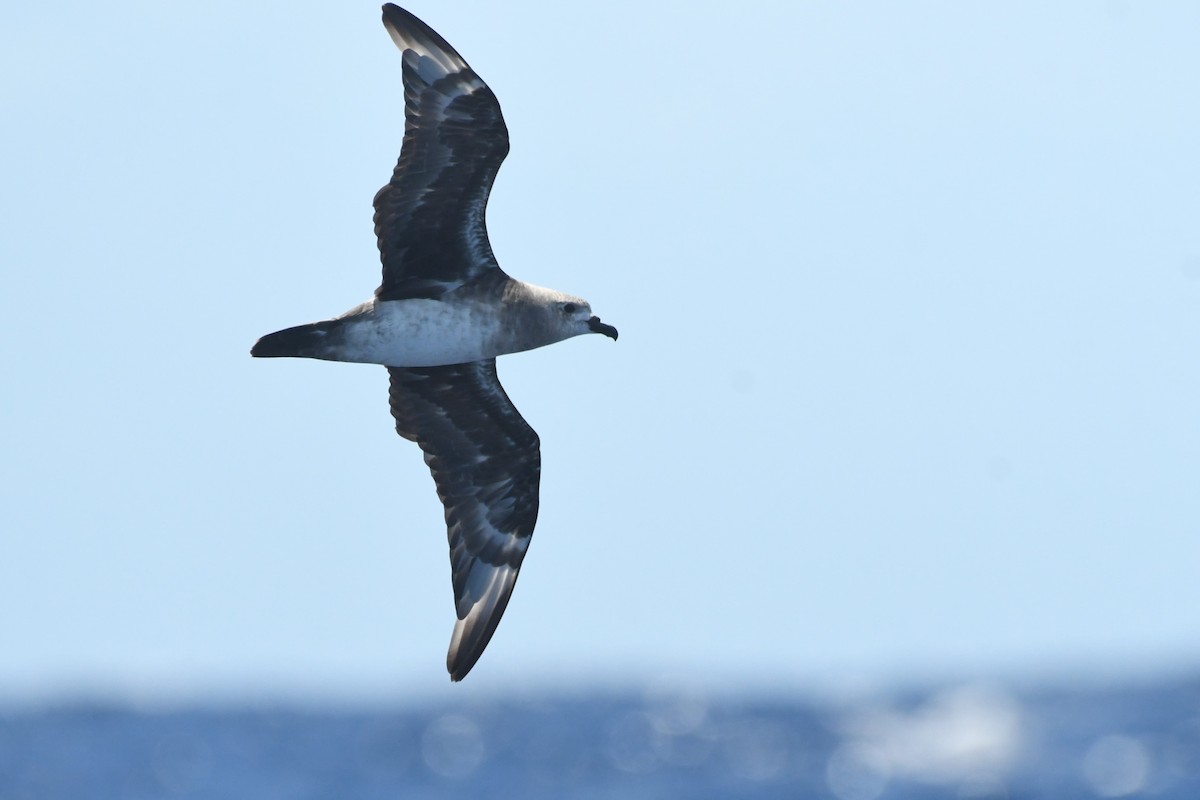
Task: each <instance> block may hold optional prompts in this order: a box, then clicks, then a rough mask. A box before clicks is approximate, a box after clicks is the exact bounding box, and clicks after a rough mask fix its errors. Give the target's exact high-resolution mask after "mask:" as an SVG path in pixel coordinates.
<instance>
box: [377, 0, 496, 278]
mask: <svg viewBox="0 0 1200 800" xmlns="http://www.w3.org/2000/svg"><path fill="white" fill-rule="evenodd" d="M383 24H384V27H386V28H387V31H388V33H389V34H391V37H392V40H393V41H395V42H396V46H397V47H399V48H400V50H401V51H402V53H403V67H402V70H401V75H402V78H403V82H404V143H403V145H402V146H401V148H400V160H399V161H398V162H397V164H396V169H395V171H394V172H393V173H392V179H391V181H389V182H388V184H387V185H386V186H384V187H383V188H382V189H380V190H379V193H378V194H376V195H375V235H376V236H377V237H378V239H379V257H380V260H381V261H382V262H383V283H382V284H381V285H380V287H379V289H377V290H376V292H375V294H376V297H378V298H379V299H380V300H399V299H404V298H410V297H426V298H436V297H439V296H441V295H442V294H444V293H445V292H448V291H452V290H453V289H455V288H457V287H458V286H460V285H462V284H464V283H467V282H469V281H470V280H472V279H473V278H476V277H478V276H479V275H480V274H482V273H484V272H486V271H487V270H489V269H497V270H498V269H499V267H498V266H497V265H496V259H495V257H494V256H493V255H492V247H491V245H490V244H489V243H488V238H487V227H486V225H485V222H484V213H485V211H486V210H487V201H488V195H489V194H490V193H491V190H492V181H493V180H494V179H495V177H496V172H497V170H499V169H500V163H501V162H502V161H504V157H505V156H506V155H507V154H508V129H507V128H506V127H505V126H504V117H503V116H501V114H500V104H499V103H498V102H496V96H495V95H494V94H492V90H491V89H489V88H488V87H487V85H486V84H485V83H484V82H483V80H481V79H480V77H479V76H478V75H476V74H475V72H474V71H473V70H472V69H471V67H470V66H469V65H468V64H467V62H466V61H464V60H463V58H462V56H460V55H459V54H458V53H457V52H455V50H454V48H453V47H451V46H450V45H448V44H447V43H446V40H445V39H443V38H442V37H441V36H439V35H438V34H437V33H436V32H434V30H433V29H432V28H430V27H429V26H428V25H426V24H425V23H424V22H421V20H419V19H417V18H416V17H414V16H413V15H412V14H410V13H408V12H407V11H405V10H404V9H402V8H398V7H396V6H394V5H392V4H391V3H388V4H387V5H385V6H384V7H383Z"/></svg>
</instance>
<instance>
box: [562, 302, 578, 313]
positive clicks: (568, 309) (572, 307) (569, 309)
mask: <svg viewBox="0 0 1200 800" xmlns="http://www.w3.org/2000/svg"><path fill="white" fill-rule="evenodd" d="M578 310H579V306H578V305H576V304H575V303H563V313H564V314H574V313H575V312H576V311H578Z"/></svg>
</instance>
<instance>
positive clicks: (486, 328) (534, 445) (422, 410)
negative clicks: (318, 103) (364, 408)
mask: <svg viewBox="0 0 1200 800" xmlns="http://www.w3.org/2000/svg"><path fill="white" fill-rule="evenodd" d="M383 25H384V27H385V28H387V31H388V33H389V34H390V35H391V37H392V40H393V41H394V42H395V43H396V46H397V47H399V48H400V50H401V52H402V54H403V67H402V70H401V77H402V80H403V83H404V142H403V145H402V146H401V148H400V160H399V162H398V163H397V164H396V169H395V171H393V173H392V178H391V180H390V181H388V184H387V185H386V186H384V187H383V188H382V189H380V190H379V193H378V194H376V195H375V235H376V237H377V238H378V242H379V254H380V260H381V261H382V262H383V283H382V284H380V286H379V288H378V289H376V290H375V296H374V297H373V298H372V299H370V300H368V301H367V302H365V303H363V304H362V305H360V306H357V307H356V308H353V309H351V310H349V311H347V312H346V313H345V314H342V315H341V316H339V317H335V318H334V319H330V320H325V321H322V322H314V323H311V324H308V325H300V326H298V327H295V328H288V329H286V330H282V331H278V332H276V333H270V334H267V335H266V336H264V337H262V338H261V339H259V340H258V342H257V343H256V344H255V345H254V348H253V349H252V350H251V351H250V353H251V355H254V356H259V357H264V358H273V357H283V356H290V357H296V358H319V359H325V360H328V361H353V362H360V363H366V364H382V365H383V366H385V367H387V370H388V374H389V375H390V377H391V388H390V391H389V394H388V397H389V400H390V401H391V408H392V416H393V417H395V420H396V432H397V433H399V434H400V435H401V436H403V437H404V438H405V439H408V440H410V441H414V442H416V443H417V444H418V445H420V447H421V449H422V450H423V451H424V452H425V463H426V464H428V465H429V469H430V471H431V472H432V473H433V480H434V482H435V483H436V484H437V492H438V497H439V498H440V499H441V501H442V504H443V505H444V506H445V511H446V528H447V534H448V536H449V540H450V566H451V576H452V582H453V586H454V603H455V609H456V611H457V614H458V621H457V623H455V626H454V633H453V635H452V637H451V639H450V651H449V653H448V654H447V656H446V668H447V669H448V670H449V672H450V679H451V680H454V681H458V680H462V678H463V677H464V676H465V675H466V674H467V673H468V672H469V671H470V670H471V667H473V666H474V665H475V662H476V661H478V660H479V656H480V655H481V654H482V653H483V650H484V648H485V647H487V643H488V641H489V640H491V638H492V634H493V633H494V632H495V630H496V625H497V623H499V622H500V617H501V616H502V615H503V614H504V608H505V606H507V605H508V598H509V596H510V595H511V594H512V590H513V586H514V585H515V584H516V582H517V574H518V572H519V571H520V569H521V560H522V559H523V558H524V557H525V551H526V549H527V548H528V547H529V539H530V536H532V535H533V526H534V523H535V522H536V521H537V512H538V481H539V478H540V475H541V453H540V449H539V442H538V436H537V434H536V433H534V431H533V429H532V428H531V427H529V424H528V423H526V422H525V420H524V419H523V418H522V417H521V415H520V413H519V412H518V411H517V409H516V408H515V407H514V406H513V404H512V401H510V400H509V399H508V395H507V394H506V393H505V392H504V388H503V387H502V386H501V385H500V381H499V379H498V378H497V377H496V356H501V355H504V354H505V353H516V352H520V351H523V350H532V349H533V348H536V347H542V346H544V345H548V344H553V343H555V342H560V341H562V340H563V339H569V338H571V337H572V336H579V335H580V334H584V333H600V334H603V335H605V336H609V337H611V338H612V339H614V340H615V339H616V338H617V329H616V328H614V327H613V326H611V325H607V324H605V323H603V322H601V321H600V318H599V317H597V316H595V315H593V314H592V309H591V306H589V305H588V303H587V301H585V300H583V299H581V298H579V297H575V296H573V295H569V294H564V293H562V292H559V291H555V290H553V289H544V288H542V287H540V286H533V285H532V284H528V283H523V282H522V281H518V280H514V279H512V278H510V277H509V276H508V275H506V274H505V273H504V272H503V271H502V270H501V269H500V267H499V265H497V263H496V258H495V256H493V255H492V248H491V245H490V244H489V243H488V235H487V227H486V224H485V221H484V215H485V211H486V209H487V201H488V194H489V193H490V191H491V188H492V181H493V180H494V179H495V177H496V171H497V170H499V169H500V163H501V162H502V161H503V160H504V157H505V155H507V153H508V130H507V128H505V126H504V118H503V117H502V116H501V114H500V105H499V103H497V101H496V97H495V95H493V94H492V90H491V89H489V88H488V87H487V85H486V84H485V83H484V82H483V81H482V80H481V79H480V77H479V76H478V75H476V74H475V71H474V70H472V69H471V67H470V66H469V65H468V64H467V62H466V61H464V60H463V58H462V56H460V55H459V54H458V53H457V52H456V51H455V50H454V48H453V47H451V46H450V45H449V44H447V43H446V40H445V39H443V38H442V37H441V36H439V35H438V34H437V33H435V32H434V31H433V29H432V28H430V27H429V26H428V25H426V24H425V23H423V22H421V20H419V19H417V18H416V17H414V16H413V15H412V14H410V13H408V12H407V11H405V10H404V9H401V8H398V7H397V6H395V5H392V4H391V3H388V4H387V5H385V6H384V7H383Z"/></svg>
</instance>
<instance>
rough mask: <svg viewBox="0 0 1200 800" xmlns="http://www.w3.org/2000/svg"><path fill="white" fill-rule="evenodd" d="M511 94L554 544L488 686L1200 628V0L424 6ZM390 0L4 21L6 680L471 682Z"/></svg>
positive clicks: (513, 165) (504, 633)
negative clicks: (391, 338) (384, 272)
mask: <svg viewBox="0 0 1200 800" xmlns="http://www.w3.org/2000/svg"><path fill="white" fill-rule="evenodd" d="M408 8H410V10H412V11H413V12H414V13H416V14H417V15H418V16H420V17H422V18H423V19H425V20H426V21H427V22H429V23H430V24H431V25H432V26H433V27H434V28H435V29H437V30H438V31H439V32H441V33H442V34H443V35H444V36H445V37H446V38H447V39H448V40H449V41H450V42H451V43H452V44H453V45H455V46H456V47H457V48H458V49H459V50H460V51H461V52H462V53H463V54H464V56H465V57H466V58H467V59H468V60H469V61H470V62H471V64H472V66H474V67H475V69H476V70H477V71H478V72H479V73H480V74H481V75H482V76H483V78H484V79H485V80H486V81H488V83H489V84H490V85H491V86H492V88H493V89H494V90H495V92H496V94H497V95H498V96H499V98H500V101H501V104H502V106H503V108H504V112H505V116H506V119H507V122H508V126H509V130H510V133H511V138H512V153H511V155H510V157H509V159H508V161H507V162H506V163H505V166H504V168H503V169H502V170H501V173H500V176H499V179H498V181H497V184H496V191H495V193H494V194H493V199H492V204H491V208H490V210H489V225H490V229H491V236H492V242H493V245H494V248H495V250H496V253H497V255H498V257H499V259H500V262H501V265H502V266H503V267H504V268H505V269H506V270H507V271H508V272H509V273H510V274H512V275H514V276H516V277H519V278H522V279H525V280H528V281H532V282H534V283H539V284H543V285H549V286H553V287H556V288H560V289H563V290H565V291H570V292H573V293H577V294H580V295H582V296H584V297H586V298H588V299H589V300H590V301H591V303H592V305H593V307H594V308H595V309H596V311H597V313H599V314H600V315H601V316H602V317H603V318H604V319H605V320H606V321H608V322H612V323H613V324H615V325H616V326H618V327H619V328H620V330H621V340H620V341H619V342H618V343H616V344H613V343H612V342H610V341H608V340H607V339H603V338H602V337H586V338H584V339H577V340H573V341H570V342H567V343H565V344H562V345H559V346H556V347H553V348H548V349H544V350H541V351H536V352H533V353H528V354H523V355H519V356H512V357H508V358H506V359H504V360H502V362H501V365H500V374H501V378H502V380H503V381H504V383H505V386H506V387H507V389H508V391H509V394H510V395H511V396H512V398H513V399H514V401H515V402H516V404H517V406H518V407H519V408H520V410H521V411H522V413H523V414H524V415H525V417H526V418H527V419H528V420H529V422H530V423H531V424H532V425H533V426H534V428H535V429H536V430H537V431H538V432H539V433H540V435H541V437H542V442H543V459H544V477H543V482H542V511H541V516H540V519H539V526H538V530H537V534H536V536H535V537H534V542H533V546H532V548H531V550H530V554H529V557H528V559H527V560H526V566H525V569H524V570H523V572H522V577H521V581H520V585H519V586H518V588H517V590H516V592H515V594H514V597H513V601H512V603H511V605H510V606H509V610H508V613H507V615H506V616H505V619H504V621H503V623H502V624H501V626H500V628H499V630H498V633H497V635H496V638H495V639H494V640H493V642H492V644H491V645H490V647H489V649H488V651H487V653H486V654H485V656H484V658H483V659H482V660H481V662H480V664H479V666H478V667H477V668H476V669H475V671H474V672H473V673H472V674H471V676H470V678H469V679H468V681H467V684H468V685H467V686H464V687H458V688H457V689H455V691H459V690H461V691H467V692H490V691H498V690H501V689H502V688H505V687H509V686H513V685H524V686H529V687H537V686H541V685H546V684H557V685H563V684H573V683H576V682H588V681H608V682H611V681H641V680H657V679H661V677H662V676H663V675H678V676H682V677H684V678H686V679H689V680H693V681H700V682H710V683H715V684H718V685H720V686H722V687H724V688H727V689H733V690H741V689H754V688H756V687H762V686H764V685H765V686H776V685H781V684H783V685H789V686H795V687H801V688H803V687H813V686H823V685H827V684H829V683H830V682H831V681H832V682H839V681H841V682H844V681H850V682H855V681H867V682H872V681H897V680H907V679H911V678H913V677H921V676H927V677H940V676H945V675H962V674H973V675H974V674H1022V675H1033V676H1036V675H1049V674H1059V675H1061V674H1087V675H1099V674H1113V673H1118V674H1119V673H1125V672H1145V671H1153V670H1174V669H1183V668H1188V667H1195V666H1196V665H1197V664H1200V580H1198V579H1197V576H1198V574H1200V485H1198V483H1200V422H1198V416H1197V414H1198V409H1200V357H1198V352H1200V351H1198V346H1197V345H1198V342H1200V312H1198V311H1197V307H1198V305H1200V102H1197V86H1198V85H1200V49H1198V48H1196V46H1195V32H1196V31H1197V30H1200V6H1197V5H1196V4H1194V3H1185V2H1174V3H1170V2H1164V3H1155V4H1148V3H1146V4H1143V3H1133V2H1129V3H1120V2H1109V3H1094V2H1077V3H1076V2H1061V3H1054V4H1046V3H1042V2H1018V3H1005V4H1003V5H1002V6H998V5H995V4H980V3H971V4H967V3H957V2H940V3H904V4H898V3H891V2H862V3H841V2H812V3H809V2H795V3H793V2H758V3H747V4H744V5H743V7H741V8H740V9H739V10H737V11H734V10H733V8H732V7H731V6H729V4H727V3H658V4H654V5H650V4H647V3H641V2H627V1H626V0H617V1H616V2H608V3H603V4H596V5H588V4H573V5H569V6H564V5H550V4H541V3H528V2H512V3H503V4H498V3H493V2H482V1H479V2H455V3H445V2H442V3H434V2H420V3H418V2H414V3H412V4H410V5H408ZM399 72H400V57H399V54H398V53H397V51H396V50H395V48H394V46H393V45H392V43H391V41H390V40H389V39H388V37H387V35H386V33H385V32H384V30H383V28H382V26H381V25H380V23H379V10H378V4H377V3H375V2H351V3H316V2H289V3H282V2H256V3H251V4H247V3H242V2H233V1H232V0H215V1H214V2H209V3H204V4H179V3H158V2H141V3H138V2H117V3H113V4H83V3H77V2H65V3H55V4H44V3H42V4H26V5H23V6H18V7H16V8H13V9H9V10H7V11H6V24H5V26H4V28H3V29H0V120H2V122H0V132H2V135H3V139H4V146H3V148H2V152H3V155H2V156H0V163H2V166H3V181H0V264H2V265H3V291H2V292H0V303H2V304H3V314H2V315H0V358H2V360H3V365H4V374H5V375H6V381H5V386H6V390H5V392H4V395H5V403H4V408H5V413H3V414H2V415H0V441H2V442H3V446H2V448H0V527H2V535H3V541H4V546H3V557H2V558H0V641H2V642H3V654H2V656H0V694H3V695H4V696H7V697H14V696H15V697H30V696H46V695H51V696H53V695H61V694H64V693H66V694H71V693H77V692H80V691H102V692H105V691H114V692H121V693H131V694H134V695H139V696H157V697H169V698H185V699H186V698H194V697H212V696H227V695H229V694H231V693H235V694H236V693H247V692H248V693H251V694H258V693H265V694H281V693H282V694H300V695H303V696H311V697H318V698H319V697H330V696H344V695H356V696H383V697H391V698H413V697H426V696H428V695H429V693H431V692H450V691H451V689H450V687H449V685H448V682H447V680H446V675H445V672H444V667H443V662H444V656H445V649H446V644H447V641H448V638H449V634H450V628H451V623H452V614H453V612H452V601H451V595H450V589H449V565H448V560H447V556H446V543H445V533H444V527H443V523H442V512H441V508H440V506H439V504H438V502H437V499H436V495H435V493H434V489H433V483H432V481H431V480H430V478H429V475H428V472H427V470H426V468H425V466H424V464H423V463H422V460H421V458H420V453H419V451H418V450H417V449H416V448H415V447H414V446H412V445H411V444H409V443H407V442H404V441H402V440H400V439H399V438H398V437H397V436H396V435H395V434H394V433H393V432H392V422H391V418H390V416H389V414H388V409H387V401H386V385H387V380H386V374H385V372H384V371H383V370H382V369H380V368H374V367H366V366H360V365H342V364H329V363H321V362H311V361H286V360H279V361H272V362H262V361H254V360H251V358H250V357H249V355H248V350H249V347H250V345H251V344H252V343H253V341H254V340H255V338H257V337H258V336H259V335H261V334H263V333H266V332H268V331H271V330H275V329H278V328H281V327H285V326H288V325H294V324H299V323H303V322H308V321H312V320H316V319H319V318H323V317H328V316H332V315H334V314H337V313H340V312H342V311H344V310H345V309H347V308H349V307H351V306H352V305H354V304H356V303H358V302H359V301H361V300H363V299H366V298H367V297H368V296H369V294H370V292H371V291H372V290H373V289H374V288H375V286H376V285H377V283H378V279H379V267H378V258H377V254H376V251H375V244H374V237H373V234H372V228H371V206H370V201H371V198H372V196H373V194H374V192H375V190H376V189H378V188H379V186H380V185H382V183H383V182H384V181H385V180H386V179H387V176H388V174H389V173H390V170H391V169H392V166H393V164H394V162H395V158H396V155H397V153H398V147H399V142H400V136H401V131H402V98H401V93H400V89H399Z"/></svg>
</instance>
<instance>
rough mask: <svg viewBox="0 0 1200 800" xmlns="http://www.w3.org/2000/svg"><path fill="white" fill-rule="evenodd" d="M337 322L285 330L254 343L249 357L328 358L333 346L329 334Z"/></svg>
mask: <svg viewBox="0 0 1200 800" xmlns="http://www.w3.org/2000/svg"><path fill="white" fill-rule="evenodd" d="M337 322H338V320H332V319H331V320H325V321H324V322H312V323H309V324H308V325H297V326H296V327H294V328H285V329H284V330H281V331H276V332H275V333H268V334H267V335H266V336H264V337H262V338H261V339H259V340H258V341H257V342H255V343H254V347H252V348H250V355H252V356H254V357H256V358H289V357H290V358H328V357H329V348H330V346H331V345H333V344H334V342H333V341H331V340H332V338H333V337H332V336H331V333H332V331H333V328H334V325H335V324H336V323H337Z"/></svg>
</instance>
